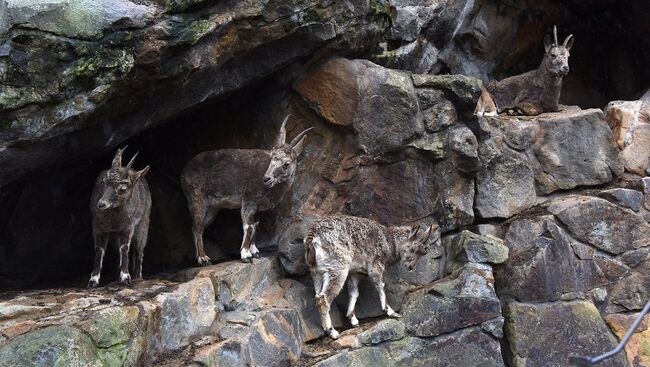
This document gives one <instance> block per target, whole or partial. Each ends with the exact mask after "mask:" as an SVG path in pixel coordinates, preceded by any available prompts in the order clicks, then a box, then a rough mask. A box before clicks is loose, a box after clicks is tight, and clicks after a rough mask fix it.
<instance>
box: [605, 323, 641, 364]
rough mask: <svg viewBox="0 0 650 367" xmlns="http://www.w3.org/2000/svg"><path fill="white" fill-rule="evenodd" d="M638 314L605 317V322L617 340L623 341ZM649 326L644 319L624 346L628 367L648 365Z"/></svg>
mask: <svg viewBox="0 0 650 367" xmlns="http://www.w3.org/2000/svg"><path fill="white" fill-rule="evenodd" d="M638 317H639V314H612V315H607V316H605V321H607V324H608V325H609V327H610V328H611V329H612V331H613V332H614V334H615V335H616V337H617V338H618V339H623V337H624V336H625V334H626V333H627V332H628V330H629V329H630V327H631V326H632V323H633V322H634V321H635V320H636V319H637V318H638ZM648 342H650V324H649V323H648V321H647V320H646V319H644V320H643V321H642V322H641V324H640V325H639V328H638V329H637V330H636V331H635V332H634V333H633V334H632V336H631V338H630V340H629V341H628V343H627V344H626V345H625V352H626V354H627V362H628V366H631V367H637V366H638V367H640V366H646V365H649V364H650V351H649V350H648V348H647V345H648Z"/></svg>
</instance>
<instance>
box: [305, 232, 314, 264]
mask: <svg viewBox="0 0 650 367" xmlns="http://www.w3.org/2000/svg"><path fill="white" fill-rule="evenodd" d="M303 243H304V245H305V263H307V266H309V267H312V266H315V265H316V248H315V247H314V246H315V243H314V232H313V231H312V230H309V232H307V236H306V237H305V239H304V241H303Z"/></svg>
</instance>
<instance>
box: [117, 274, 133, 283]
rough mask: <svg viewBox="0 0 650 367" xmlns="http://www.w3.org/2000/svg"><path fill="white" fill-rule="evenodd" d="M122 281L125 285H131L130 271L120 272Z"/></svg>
mask: <svg viewBox="0 0 650 367" xmlns="http://www.w3.org/2000/svg"><path fill="white" fill-rule="evenodd" d="M120 283H122V284H123V285H130V284H131V275H130V274H129V273H122V272H120Z"/></svg>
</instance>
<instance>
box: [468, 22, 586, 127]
mask: <svg viewBox="0 0 650 367" xmlns="http://www.w3.org/2000/svg"><path fill="white" fill-rule="evenodd" d="M553 37H554V42H553V43H551V37H550V36H549V35H546V37H545V38H544V48H545V54H544V59H543V60H542V64H541V65H540V66H539V68H537V69H536V70H532V71H529V72H527V73H524V74H520V75H515V76H511V77H509V78H506V79H504V80H501V81H498V82H497V81H493V82H490V83H489V84H488V85H487V87H486V88H485V90H484V91H483V95H482V96H481V99H480V100H479V105H478V106H477V108H476V111H475V113H476V114H485V115H488V114H495V113H494V112H495V111H494V110H493V108H494V105H496V110H497V111H498V112H499V113H501V112H503V111H507V112H508V113H510V114H524V115H530V116H535V115H539V114H540V113H542V112H553V111H557V110H559V102H560V92H561V90H562V78H563V77H564V76H566V75H567V74H568V73H569V50H571V47H572V46H573V41H574V40H575V39H574V38H573V35H569V36H568V37H567V38H566V39H565V40H564V43H563V44H561V45H560V43H559V42H558V40H557V27H555V26H554V27H553ZM486 90H487V92H488V93H489V95H486ZM490 97H491V98H490ZM491 105H492V106H491Z"/></svg>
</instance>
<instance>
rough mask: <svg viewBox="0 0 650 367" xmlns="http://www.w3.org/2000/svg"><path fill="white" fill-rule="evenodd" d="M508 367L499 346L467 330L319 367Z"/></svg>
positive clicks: (350, 353) (349, 354) (367, 350)
mask: <svg viewBox="0 0 650 367" xmlns="http://www.w3.org/2000/svg"><path fill="white" fill-rule="evenodd" d="M370 365H372V366H387V367H392V366H416V367H420V366H421V367H424V366H427V367H443V366H477V367H478V366H495V367H502V366H505V365H504V363H503V359H502V357H501V347H500V346H499V342H498V341H497V340H495V339H494V338H492V337H490V336H489V335H487V334H485V333H483V332H481V330H480V329H479V328H476V327H473V328H467V329H463V330H460V331H456V332H453V333H450V334H446V335H443V336H440V337H437V338H426V339H425V338H416V337H405V338H403V339H401V340H399V341H395V342H390V343H383V344H380V345H378V346H371V347H364V348H360V349H355V350H347V351H343V352H341V353H339V354H336V355H334V356H331V357H329V358H327V359H325V360H323V361H320V362H318V363H316V364H314V365H313V366H315V367H316V366H318V367H335V366H336V367H338V366H346V367H361V366H370Z"/></svg>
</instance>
